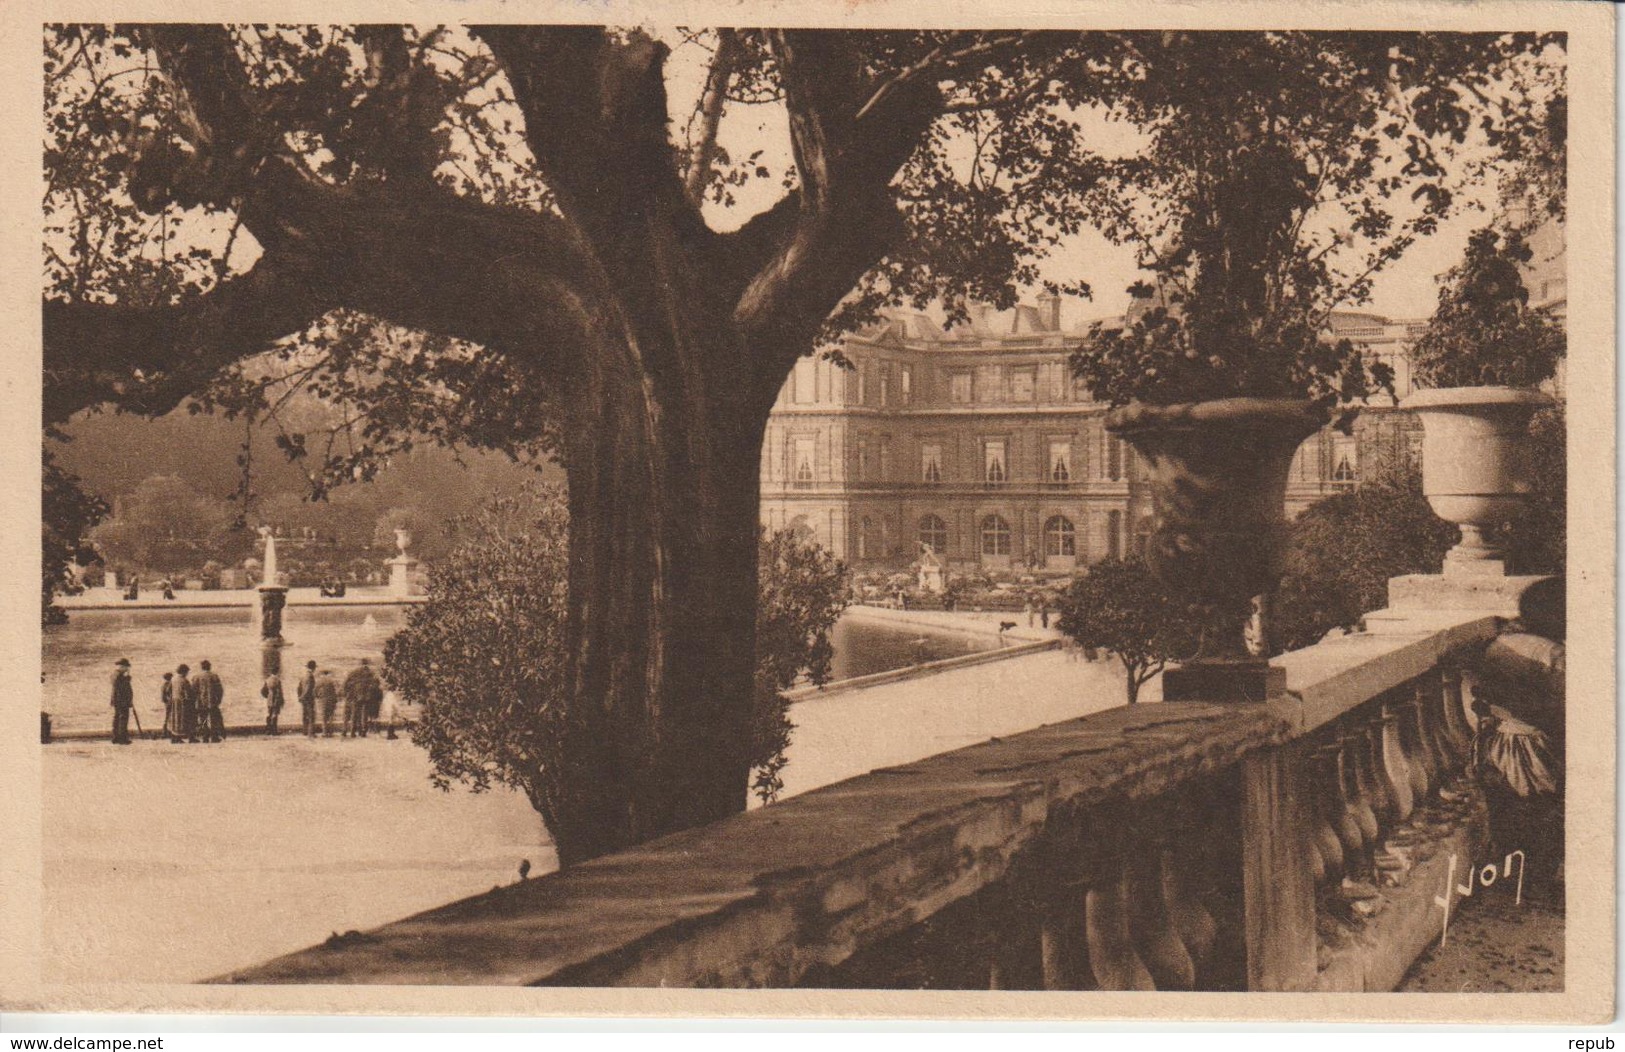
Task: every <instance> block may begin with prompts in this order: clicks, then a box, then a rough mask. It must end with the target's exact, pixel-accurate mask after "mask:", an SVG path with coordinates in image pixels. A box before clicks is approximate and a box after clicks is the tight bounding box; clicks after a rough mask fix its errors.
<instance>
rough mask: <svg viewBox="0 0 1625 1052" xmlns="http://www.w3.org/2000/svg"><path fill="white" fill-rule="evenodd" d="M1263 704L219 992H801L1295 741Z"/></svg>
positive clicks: (723, 828)
mask: <svg viewBox="0 0 1625 1052" xmlns="http://www.w3.org/2000/svg"><path fill="white" fill-rule="evenodd" d="M1285 734H1286V727H1285V725H1284V723H1283V721H1282V720H1281V718H1280V717H1279V716H1277V715H1276V714H1274V713H1272V712H1271V711H1269V710H1268V709H1267V708H1266V707H1265V706H1262V705H1211V704H1205V703H1201V702H1187V703H1183V704H1180V705H1178V706H1171V705H1138V706H1132V707H1122V708H1117V709H1112V710H1108V711H1106V712H1101V713H1096V714H1094V715H1091V716H1087V717H1083V718H1081V719H1077V720H1070V721H1067V722H1065V723H1060V724H1052V725H1049V726H1045V727H1041V728H1038V729H1036V730H1032V731H1027V732H1025V733H1023V734H1020V735H1015V736H1012V737H1009V738H1005V739H994V740H991V741H988V742H985V743H983V744H980V745H975V746H971V747H969V748H966V749H960V750H958V751H955V752H951V753H944V754H942V755H939V756H934V757H930V758H928V759H925V760H922V761H919V762H917V763H913V764H908V765H906V766H901V767H894V768H887V769H883V770H879V771H875V772H873V773H871V774H868V775H865V776H863V777H860V778H854V779H851V780H849V781H846V782H841V783H837V784H835V785H831V786H827V787H825V788H823V789H818V790H814V791H812V792H810V793H806V794H804V795H801V796H797V797H794V798H792V799H790V800H788V801H785V802H784V803H781V804H776V805H774V806H772V807H766V808H762V809H760V810H757V811H751V812H748V813H745V814H741V815H736V816H734V817H732V818H729V819H726V820H724V821H722V822H718V823H715V824H713V825H711V826H707V827H704V828H700V829H694V830H689V831H687V832H683V833H678V834H675V835H673V836H669V837H666V838H663V839H661V840H657V841H654V842H652V843H649V844H645V845H642V846H640V847H637V848H633V849H631V850H628V851H625V852H621V853H619V854H616V855H611V856H607V857H604V858H600V859H596V860H594V861H592V862H588V863H585V864H582V865H579V866H575V867H572V868H571V869H568V870H565V871H562V872H559V873H555V874H550V875H548V876H546V877H542V878H540V879H537V880H532V881H528V882H524V883H520V884H514V885H509V886H507V887H503V888H497V889H493V890H492V891H491V892H490V893H488V894H485V895H480V896H476V897H474V898H471V899H466V900H464V901H462V902H457V903H453V904H451V905H449V906H445V907H441V908H439V909H435V910H431V911H428V912H426V913H422V914H419V915H417V916H415V917H410V918H407V919H406V920H402V921H398V922H396V923H393V924H389V925H386V926H384V927H383V928H379V929H377V930H375V931H372V932H367V933H357V934H355V935H353V936H350V937H348V938H343V937H341V938H339V939H337V940H330V942H329V944H326V945H323V946H316V947H312V948H310V949H307V950H302V951H299V952H297V953H293V954H289V955H287V956H284V957H281V958H278V959H276V960H273V961H271V962H268V963H266V964H264V965H260V966H258V967H255V968H249V969H245V970H242V971H239V972H237V973H235V974H234V975H231V976H229V977H225V978H224V979H223V980H220V981H229V982H237V983H388V984H397V985H413V984H432V985H448V984H477V985H591V986H600V985H624V986H730V987H731V986H789V985H793V984H794V983H796V982H797V981H798V980H799V979H800V978H801V977H803V976H805V975H807V974H809V973H810V972H812V971H813V970H815V969H818V968H821V967H825V966H830V965H834V964H838V963H839V962H841V961H843V960H845V959H846V958H848V957H849V956H851V955H852V954H853V953H854V952H856V951H857V950H858V949H861V948H862V947H864V946H866V945H869V944H872V943H873V942H875V941H877V940H878V939H880V938H882V937H884V936H885V935H886V934H888V933H890V932H893V931H896V930H899V929H900V928H902V927H906V926H908V925H910V924H913V923H916V922H918V921H919V920H921V919H923V918H925V917H928V916H930V915H931V914H933V913H934V912H936V911H937V910H939V909H941V908H943V907H944V906H946V905H948V904H949V903H952V902H954V901H958V900H960V899H962V898H964V897H965V896H968V895H970V894H973V893H975V892H976V891H978V890H980V889H981V888H983V887H986V886H988V885H989V884H991V883H993V882H994V881H997V880H999V879H1001V878H1002V877H1003V876H1004V875H1005V873H1006V872H1007V871H1008V869H1009V867H1010V865H1011V863H1012V861H1013V860H1014V859H1015V858H1016V857H1017V855H1018V854H1019V853H1020V852H1021V851H1022V850H1023V849H1024V848H1026V847H1027V846H1028V845H1029V844H1031V843H1032V841H1033V840H1034V839H1035V838H1036V837H1037V836H1038V835H1039V834H1040V833H1041V832H1042V830H1043V828H1044V825H1045V823H1046V821H1047V820H1048V817H1049V815H1050V813H1051V812H1052V811H1053V810H1055V809H1058V808H1072V807H1089V806H1093V805H1094V804H1096V803H1098V802H1100V801H1102V800H1104V799H1106V798H1108V797H1128V798H1131V799H1135V798H1143V797H1149V796H1153V795H1156V794H1158V793H1160V792H1163V791H1165V790H1167V789H1169V788H1172V787H1174V786H1176V785H1182V784H1186V783H1188V782H1189V781H1191V780H1192V779H1194V778H1201V777H1204V776H1207V775H1209V774H1214V773H1218V772H1220V771H1223V770H1225V769H1228V768H1230V767H1231V766H1233V765H1234V764H1235V763H1236V762H1237V761H1238V760H1239V759H1240V758H1241V757H1243V756H1245V755H1247V754H1248V753H1250V752H1252V751H1253V750H1256V749H1259V748H1263V747H1267V746H1270V745H1273V744H1276V743H1278V742H1280V741H1282V740H1283V739H1284V737H1285Z"/></svg>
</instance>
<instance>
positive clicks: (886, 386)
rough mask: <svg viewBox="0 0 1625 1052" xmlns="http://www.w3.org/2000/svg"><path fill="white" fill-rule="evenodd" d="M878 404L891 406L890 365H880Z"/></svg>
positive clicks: (883, 363)
mask: <svg viewBox="0 0 1625 1052" xmlns="http://www.w3.org/2000/svg"><path fill="white" fill-rule="evenodd" d="M880 404H881V405H891V363H890V362H881V363H880Z"/></svg>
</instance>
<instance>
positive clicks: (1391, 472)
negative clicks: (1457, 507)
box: [1274, 461, 1460, 650]
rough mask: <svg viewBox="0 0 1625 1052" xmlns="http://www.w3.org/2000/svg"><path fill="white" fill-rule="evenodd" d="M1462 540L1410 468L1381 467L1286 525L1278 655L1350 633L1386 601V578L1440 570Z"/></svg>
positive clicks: (1399, 465) (1397, 464)
mask: <svg viewBox="0 0 1625 1052" xmlns="http://www.w3.org/2000/svg"><path fill="white" fill-rule="evenodd" d="M1459 539H1460V537H1459V536H1458V535H1457V530H1456V528H1455V527H1454V526H1452V525H1450V524H1449V523H1447V522H1445V521H1444V520H1443V519H1440V518H1439V517H1438V516H1437V515H1435V514H1433V509H1432V508H1431V507H1429V506H1428V502H1427V498H1426V497H1424V496H1423V495H1422V476H1421V472H1420V471H1419V470H1418V469H1417V467H1416V465H1414V464H1412V463H1409V462H1408V461H1396V462H1394V463H1392V464H1388V465H1383V466H1380V467H1379V468H1378V469H1377V470H1376V471H1375V472H1373V477H1371V478H1370V479H1368V480H1367V481H1365V482H1363V483H1362V484H1361V485H1360V487H1359V488H1358V489H1355V490H1351V491H1349V492H1347V493H1340V494H1337V495H1336V496H1332V497H1327V498H1326V499H1325V500H1322V501H1319V502H1318V503H1316V504H1313V505H1311V506H1310V507H1309V508H1307V509H1305V510H1304V512H1303V514H1301V515H1299V516H1298V517H1297V519H1295V520H1294V521H1293V522H1292V525H1291V528H1290V531H1289V534H1288V542H1287V550H1286V555H1285V557H1284V559H1283V561H1282V577H1281V584H1280V587H1279V588H1278V589H1277V591H1276V597H1275V607H1274V617H1275V624H1274V637H1275V639H1274V642H1276V643H1277V645H1279V646H1280V648H1281V649H1284V650H1296V649H1298V648H1300V647H1306V646H1310V645H1312V644H1314V643H1318V642H1319V641H1320V639H1321V638H1322V637H1323V636H1324V635H1325V634H1326V633H1327V632H1329V631H1331V630H1332V629H1334V628H1352V627H1353V626H1354V625H1356V624H1358V623H1359V620H1360V618H1361V617H1363V616H1364V615H1365V614H1367V613H1369V612H1370V611H1372V610H1378V609H1381V608H1382V607H1384V606H1386V605H1387V602H1388V579H1389V578H1390V577H1398V576H1399V575H1401V574H1413V573H1438V572H1439V567H1440V565H1441V564H1442V562H1443V560H1444V553H1445V552H1446V551H1448V550H1449V549H1450V548H1451V547H1452V546H1453V545H1454V544H1455V543H1456V541H1458V540H1459Z"/></svg>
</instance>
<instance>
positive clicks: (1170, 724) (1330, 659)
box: [222, 589, 1504, 991]
mask: <svg viewBox="0 0 1625 1052" xmlns="http://www.w3.org/2000/svg"><path fill="white" fill-rule="evenodd" d="M1407 594H1408V596H1409V600H1408V604H1407V605H1404V606H1401V607H1398V608H1391V609H1389V610H1387V611H1383V612H1382V614H1381V616H1374V617H1373V618H1372V619H1371V621H1370V622H1369V623H1370V626H1371V629H1370V631H1368V632H1365V633H1360V634H1356V635H1350V636H1347V637H1344V638H1340V639H1334V640H1328V641H1326V642H1323V643H1320V644H1318V645H1316V646H1313V647H1310V648H1307V649H1305V650H1301V651H1296V652H1293V653H1290V654H1287V655H1285V656H1284V657H1283V658H1281V659H1280V661H1279V663H1280V664H1281V665H1283V666H1284V667H1285V668H1286V670H1287V688H1288V693H1287V695H1286V696H1285V697H1284V698H1281V699H1280V700H1277V701H1271V702H1266V703H1259V704H1215V703H1209V702H1201V701H1181V702H1169V703H1164V704H1152V705H1140V706H1133V707H1122V708H1116V709H1112V710H1109V711H1105V712H1100V713H1097V714H1095V715H1091V716H1087V717H1084V718H1081V719H1077V720H1072V721H1068V722H1064V723H1058V724H1053V725H1048V726H1043V727H1039V728H1036V729H1033V730H1031V731H1027V732H1025V733H1022V734H1018V735H1013V736H1010V737H1007V738H1004V739H993V740H991V741H988V742H985V743H982V744H979V745H976V746H973V747H970V748H965V749H960V750H957V751H954V752H949V753H944V754H941V755H937V756H933V757H929V758H927V759H925V760H921V761H919V762H917V763H911V764H907V765H904V766H900V767H895V768H888V769H883V770H877V771H874V772H872V773H870V774H868V775H865V776H863V777H859V778H853V779H851V780H848V781H845V782H841V783H838V784H835V785H831V786H827V787H825V788H822V789H818V790H815V791H812V792H808V793H806V794H804V795H801V796H797V797H794V798H792V799H789V800H787V801H785V802H783V803H779V804H776V805H774V806H771V807H767V808H763V809H760V810H756V811H752V812H748V813H746V814H741V815H737V816H735V817H732V818H729V819H727V820H724V821H721V822H717V823H715V824H712V825H709V826H705V827H702V828H697V829H692V830H689V831H686V832H683V833H679V834H676V835H673V836H668V837H665V838H663V839H660V840H656V841H653V842H651V843H648V844H644V845H642V846H640V847H637V848H634V849H631V850H628V851H623V852H620V853H617V854H613V855H609V856H605V857H601V858H598V859H595V860H593V861H590V862H587V863H584V864H582V865H578V866H575V867H572V868H569V869H567V870H564V871H561V872H559V873H555V874H551V875H548V876H546V877H543V878H540V879H536V880H530V881H526V882H521V883H517V884H514V885H511V886H508V887H503V888H498V889H494V890H492V891H491V892H490V893H488V894H485V895H480V896H476V897H474V898H471V899H467V900H464V901H461V902H456V903H452V904H450V905H447V906H444V907H442V908H439V909H435V910H431V911H429V912H426V913H422V914H419V915H417V916H414V917H410V918H407V919H405V920H402V921H399V922H396V923H393V924H390V925H386V926H385V927H382V928H379V929H377V930H374V931H371V932H365V933H349V934H347V935H344V936H335V937H334V938H333V939H330V940H328V942H327V943H326V944H324V945H320V946H315V947H312V948H310V949H306V950H303V951H300V952H297V953H293V954H289V955H287V956H284V957H281V958H278V959H276V960H273V961H270V962H268V963H266V964H263V965H260V966H257V967H254V968H249V969H245V970H242V971H240V972H237V973H235V974H233V975H230V976H228V977H223V979H222V981H228V982H236V983H256V984H257V983H313V982H331V983H387V984H434V985H445V984H459V983H460V984H478V985H563V986H617V985H619V986H700V987H738V986H773V987H793V986H802V987H860V988H938V989H945V988H959V989H1081V990H1087V989H1106V990H1117V989H1197V990H1244V989H1245V990H1317V989H1318V990H1339V991H1355V990H1390V989H1393V988H1394V987H1395V986H1396V985H1397V984H1398V982H1399V981H1400V979H1401V977H1402V976H1403V975H1404V973H1405V971H1406V969H1407V968H1408V967H1409V965H1410V964H1411V962H1412V961H1414V960H1415V958H1416V957H1417V955H1418V954H1419V953H1421V952H1422V950H1423V949H1424V948H1425V947H1426V946H1427V945H1429V944H1430V943H1431V942H1433V941H1434V940H1436V939H1437V937H1438V934H1439V930H1440V917H1439V913H1438V910H1437V908H1436V907H1435V906H1434V904H1433V902H1432V899H1433V896H1434V894H1435V893H1436V892H1437V890H1438V888H1439V887H1441V886H1442V885H1443V883H1444V881H1445V879H1446V876H1445V871H1446V866H1447V865H1448V859H1449V858H1450V857H1451V856H1452V854H1455V855H1456V856H1458V857H1461V858H1465V859H1477V858H1479V857H1480V856H1481V855H1482V853H1483V847H1484V841H1485V836H1486V833H1485V813H1484V809H1483V805H1482V802H1481V801H1480V799H1479V797H1478V795H1477V793H1476V790H1475V789H1474V788H1473V787H1472V783H1471V781H1470V780H1469V779H1468V778H1467V776H1466V775H1465V773H1464V764H1465V761H1466V758H1467V754H1468V736H1469V726H1468V720H1469V719H1470V716H1469V715H1468V714H1467V712H1466V709H1465V708H1464V705H1463V690H1462V675H1461V673H1460V672H1459V670H1458V665H1457V662H1458V661H1459V660H1461V659H1462V658H1464V657H1465V656H1466V654H1467V653H1468V652H1470V651H1471V650H1472V649H1473V648H1474V647H1476V646H1478V645H1480V644H1483V643H1484V642H1486V641H1488V640H1489V639H1490V638H1492V637H1493V636H1494V635H1495V633H1496V632H1497V631H1498V630H1499V628H1500V625H1501V621H1500V619H1499V618H1498V617H1497V616H1495V611H1489V610H1483V609H1480V610H1472V609H1455V610H1445V611H1440V610H1433V609H1430V608H1427V604H1426V603H1425V596H1424V595H1421V594H1420V593H1419V592H1418V590H1416V589H1412V590H1411V592H1409V593H1407ZM1502 612H1504V611H1502Z"/></svg>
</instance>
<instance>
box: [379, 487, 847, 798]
mask: <svg viewBox="0 0 1625 1052" xmlns="http://www.w3.org/2000/svg"><path fill="white" fill-rule="evenodd" d="M566 516H567V513H566V510H565V506H564V501H563V498H562V494H561V493H560V492H559V491H558V490H557V489H556V488H545V489H538V490H536V491H534V492H530V493H527V494H525V495H524V496H521V497H517V498H503V499H499V500H497V501H495V502H493V503H492V504H491V505H490V506H489V507H488V508H487V509H486V510H485V511H484V512H482V513H481V514H479V515H475V516H467V517H464V518H463V519H462V520H460V521H459V522H458V523H457V526H458V532H457V535H458V537H459V544H458V545H457V547H455V548H454V549H452V550H451V551H450V552H448V553H447V554H446V555H445V557H444V558H443V559H442V560H441V561H440V562H438V563H436V564H435V565H434V566H433V567H432V568H431V570H430V573H429V587H428V594H427V598H426V601H425V602H424V603H422V604H421V605H419V606H417V607H415V608H413V610H412V612H411V613H410V614H409V615H408V618H407V624H406V627H405V628H403V629H402V630H401V631H400V632H398V633H396V634H395V636H393V637H392V638H391V639H390V640H389V642H388V643H387V644H386V645H385V648H384V678H385V680H386V682H387V683H388V684H389V686H390V687H391V688H392V689H394V690H396V691H398V692H399V693H400V694H401V697H402V698H403V699H404V700H405V701H407V702H409V703H412V704H417V705H421V706H422V707H423V709H422V711H423V716H422V718H421V719H420V721H419V722H418V723H417V725H416V726H415V727H414V728H413V732H412V737H413V740H414V741H415V742H416V743H417V744H418V745H420V746H422V747H423V748H425V749H427V750H428V753H429V759H430V762H431V764H432V766H433V774H432V776H431V777H432V778H433V780H434V782H435V784H436V785H439V786H440V787H441V788H447V787H449V786H450V785H451V783H453V782H462V783H465V784H467V785H469V786H471V787H472V788H473V789H474V791H476V792H479V791H483V790H485V789H488V788H489V787H490V786H491V785H492V784H502V785H508V786H512V787H513V788H515V789H518V790H520V791H521V792H523V793H525V795H526V796H527V797H528V798H529V799H530V801H531V804H532V806H534V807H535V808H536V810H537V811H538V812H539V813H540V814H541V816H542V820H543V822H544V823H545V824H546V825H547V826H548V827H549V829H552V828H553V825H554V808H553V805H552V799H553V797H552V792H553V789H552V786H551V780H550V769H558V765H559V763H560V759H559V758H560V757H561V755H563V753H562V750H561V743H562V742H563V740H564V736H565V735H566V734H568V733H569V732H570V727H569V724H568V720H567V706H566V704H565V701H566V696H567V695H566V691H567V683H568V675H569V661H568V658H567V656H566V653H567V652H566V630H565V618H566V600H567V591H566V581H567V569H568V567H567V548H566V539H565V538H566V526H567V524H568V521H567V517H566ZM760 566H761V589H760V596H761V598H760V603H759V606H758V610H757V636H758V640H757V654H758V662H757V671H756V704H755V706H754V710H753V714H752V742H751V753H750V756H749V761H750V763H751V765H752V767H753V769H754V771H755V775H754V778H753V787H754V789H755V791H756V792H757V794H758V795H759V796H760V797H762V798H763V799H764V800H771V799H773V798H775V797H776V796H777V794H778V792H779V790H780V789H781V788H782V781H781V779H780V778H779V772H780V771H781V770H782V769H783V767H784V764H785V757H784V753H785V749H786V748H787V746H788V745H789V741H790V732H791V731H792V730H793V725H792V724H791V722H790V720H789V717H788V714H787V708H788V703H787V702H786V701H785V699H784V696H783V693H782V692H783V691H784V690H785V689H786V688H787V687H789V686H790V685H791V684H792V683H794V682H796V681H797V680H798V679H799V678H800V677H802V676H806V677H807V678H809V679H810V680H811V681H812V682H815V683H823V682H827V681H828V679H829V675H830V659H831V657H832V655H833V649H832V647H831V645H830V639H829V633H830V629H831V627H832V626H833V625H834V623H835V620H836V618H837V617H839V616H840V612H841V610H842V609H843V608H844V607H845V605H846V602H847V595H848V583H847V577H846V571H845V567H844V566H843V565H842V564H841V563H840V562H839V561H837V560H835V559H834V558H833V557H831V556H830V555H829V553H828V552H827V551H825V550H824V549H822V548H819V547H818V546H817V545H815V544H811V543H808V542H804V541H801V540H797V539H796V538H794V537H792V536H791V535H790V534H789V533H788V532H779V533H775V534H772V535H766V534H764V536H763V538H762V546H761V563H760Z"/></svg>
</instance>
